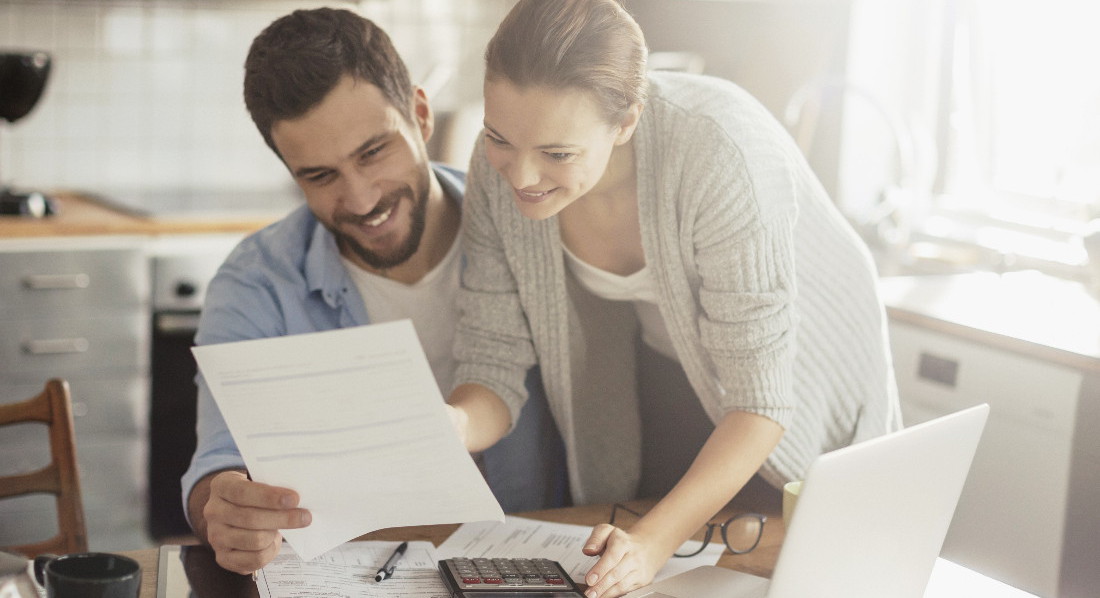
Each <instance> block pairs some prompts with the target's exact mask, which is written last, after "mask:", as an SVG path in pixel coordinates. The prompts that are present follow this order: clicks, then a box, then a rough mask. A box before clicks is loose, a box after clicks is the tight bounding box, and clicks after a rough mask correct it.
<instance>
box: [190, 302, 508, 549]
mask: <svg viewBox="0 0 1100 598" xmlns="http://www.w3.org/2000/svg"><path fill="white" fill-rule="evenodd" d="M193 352H194V354H195V359H196V361H197V362H198V365H199V369H200V370H201V371H202V374H203V377H204V378H205V379H206V382H207V384H208V385H209V387H210V391H211V393H213V396H214V400H215V402H216V403H217V404H218V408H219V409H220V410H221V413H222V416H224V418H225V422H226V424H227V425H228V427H229V431H230V432H231V433H232V435H233V439H234V441H236V443H237V447H238V448H239V449H240V452H241V456H242V457H243V458H244V462H245V464H246V465H247V466H248V470H249V474H250V475H251V476H252V479H254V480H256V481H259V482H263V483H265V484H272V485H275V486H282V487H286V488H292V489H294V490H295V491H297V492H298V494H299V495H300V497H301V502H300V505H301V506H302V507H303V508H306V509H309V510H310V512H311V513H312V515H313V522H312V523H311V524H310V525H309V527H306V528H303V529H296V530H284V532H283V535H284V537H285V538H286V540H287V542H288V543H290V545H291V547H292V548H293V549H294V550H295V551H296V552H297V553H298V556H300V557H301V558H302V559H303V560H306V561H308V560H310V559H313V558H314V557H316V556H318V555H321V554H323V553H325V552H326V551H328V550H331V549H332V548H334V547H336V546H339V545H340V544H343V543H344V542H346V541H348V540H351V539H353V538H356V537H358V536H360V535H362V534H364V533H367V532H370V531H374V530H377V529H382V528H387V527H397V526H407V525H427V524H435V523H462V522H469V521H498V522H499V521H503V520H504V513H503V511H502V510H501V508H500V504H499V503H498V502H497V501H496V498H495V497H494V496H493V494H492V492H491V491H490V490H489V486H488V485H487V484H486V483H485V479H484V478H483V477H482V476H481V473H480V472H479V471H478V469H477V466H476V465H475V464H474V461H473V459H472V458H471V457H470V455H469V453H467V452H466V449H465V447H464V446H463V445H462V442H461V441H460V440H459V439H458V434H457V433H456V432H455V430H454V427H453V425H452V424H451V421H450V417H449V416H448V415H447V412H446V410H445V409H444V401H443V397H442V395H441V394H440V392H439V387H438V386H436V382H435V377H434V376H433V375H432V372H431V368H430V367H429V366H428V360H427V358H426V357H425V355H424V350H423V349H422V348H421V346H420V342H419V340H418V339H417V336H416V332H415V330H414V329H413V326H412V323H411V322H410V321H409V320H401V321H397V322H387V323H384V324H373V325H370V326H359V327H355V328H345V329H340V330H331V331H327V332H318V333H312V334H298V335H292V336H281V337H274V338H266V339H259V340H251V341H241V342H236V343H225V344H220V345H205V346H202V347H195V348H194V349H193Z"/></svg>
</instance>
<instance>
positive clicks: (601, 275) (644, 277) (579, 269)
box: [562, 244, 679, 361]
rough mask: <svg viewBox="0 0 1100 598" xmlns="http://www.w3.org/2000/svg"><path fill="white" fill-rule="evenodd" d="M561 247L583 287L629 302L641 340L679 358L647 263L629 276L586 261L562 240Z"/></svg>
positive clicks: (662, 352) (608, 297) (613, 298)
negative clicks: (635, 315)
mask: <svg viewBox="0 0 1100 598" xmlns="http://www.w3.org/2000/svg"><path fill="white" fill-rule="evenodd" d="M562 249H564V250H565V258H566V259H565V263H566V264H567V265H568V266H569V271H570V272H572V273H573V275H574V276H576V277H577V282H579V283H580V284H581V286H582V287H584V289H585V290H587V291H588V292H589V293H592V294H593V295H595V296H597V297H601V298H603V299H607V300H608V301H630V302H632V303H633V304H634V313H636V314H637V315H638V323H639V324H641V326H642V341H643V342H644V343H645V344H647V345H649V346H650V347H652V348H653V350H655V351H657V352H658V353H660V354H661V355H664V356H665V357H668V358H669V359H671V360H673V361H679V359H678V358H677V357H676V348H675V347H673V346H672V337H670V336H669V334H668V326H666V325H665V319H664V317H663V316H661V308H660V306H659V305H658V304H657V282H656V281H655V280H653V272H652V270H650V268H649V266H648V265H646V266H644V267H643V268H642V269H641V270H638V271H637V272H635V273H633V274H630V275H628V276H620V275H618V274H615V273H613V272H608V271H607V270H602V269H600V268H597V267H595V266H593V265H592V264H589V263H588V262H586V261H584V260H582V259H581V258H579V257H577V256H576V254H574V253H573V252H572V251H569V248H568V247H566V246H565V245H564V244H562Z"/></svg>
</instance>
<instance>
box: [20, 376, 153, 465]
mask: <svg viewBox="0 0 1100 598" xmlns="http://www.w3.org/2000/svg"><path fill="white" fill-rule="evenodd" d="M45 382H46V380H45V379H43V380H42V381H41V382H38V383H32V384H16V385H7V384H4V385H0V404H2V403H14V402H18V401H23V400H26V399H29V398H30V397H33V396H34V395H36V394H38V393H40V392H42V387H43V385H44V384H45ZM68 382H69V389H70V391H71V394H72V401H73V423H74V425H75V426H76V434H77V450H79V448H80V446H79V445H80V443H81V441H82V440H84V438H85V437H87V436H92V435H97V434H144V433H145V431H146V430H148V428H149V381H148V379H146V378H145V377H144V376H131V377H128V378H104V379H95V380H85V379H81V378H72V379H68Z"/></svg>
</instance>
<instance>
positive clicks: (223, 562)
mask: <svg viewBox="0 0 1100 598" xmlns="http://www.w3.org/2000/svg"><path fill="white" fill-rule="evenodd" d="M282 541H283V537H282V534H279V533H278V532H276V534H275V538H274V540H273V541H272V542H271V543H270V544H268V545H267V546H265V547H264V548H263V549H261V550H236V549H223V550H216V551H215V560H216V561H217V563H218V565H219V566H221V568H223V569H226V570H228V571H232V572H234V573H240V574H241V575H248V574H249V573H255V572H256V571H259V570H260V569H263V568H264V566H266V565H267V564H268V563H270V562H271V561H273V560H275V557H276V556H278V554H279V547H280V545H281V544H282Z"/></svg>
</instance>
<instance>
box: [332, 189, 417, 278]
mask: <svg viewBox="0 0 1100 598" xmlns="http://www.w3.org/2000/svg"><path fill="white" fill-rule="evenodd" d="M426 179H427V177H424V180H421V181H418V182H421V183H423V184H421V185H418V187H419V188H418V189H417V190H414V189H412V188H410V187H407V186H406V187H404V188H401V189H396V190H394V191H392V192H390V193H388V194H386V195H385V196H384V197H382V199H381V200H379V202H378V208H375V209H374V210H372V211H371V213H370V214H367V215H365V216H360V217H355V218H341V219H340V220H342V221H345V222H349V223H354V224H356V225H358V224H360V223H361V222H362V221H365V220H371V219H373V218H374V217H375V215H376V214H378V213H381V212H385V211H386V210H387V209H389V208H390V207H392V206H396V205H397V204H398V203H399V202H400V201H401V200H402V199H404V198H406V197H408V198H411V199H412V200H413V202H412V212H411V213H410V214H409V217H410V220H411V224H410V228H409V234H408V236H406V237H405V241H404V242H403V243H401V245H399V246H397V247H395V248H393V249H392V250H390V251H387V252H385V253H380V252H377V251H372V250H370V249H367V248H366V247H363V246H362V245H361V244H360V243H359V241H357V240H355V238H354V237H352V236H351V235H347V234H344V233H342V232H340V231H339V230H337V229H336V227H335V226H334V227H331V228H330V229H329V230H331V231H332V234H333V235H334V236H335V237H336V244H337V246H338V247H341V248H343V249H349V250H351V251H352V252H353V253H354V254H355V255H356V256H358V257H359V259H361V260H363V262H365V263H366V264H367V265H368V266H370V267H371V268H373V269H375V270H389V269H390V268H394V267H397V266H400V265H401V264H403V263H405V261H406V260H408V259H409V258H411V257H412V256H413V254H415V253H416V251H417V249H419V248H420V240H421V238H422V237H423V236H424V227H425V221H426V219H427V213H428V182H427V180H426ZM379 208H381V209H379ZM391 217H392V216H391Z"/></svg>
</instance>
